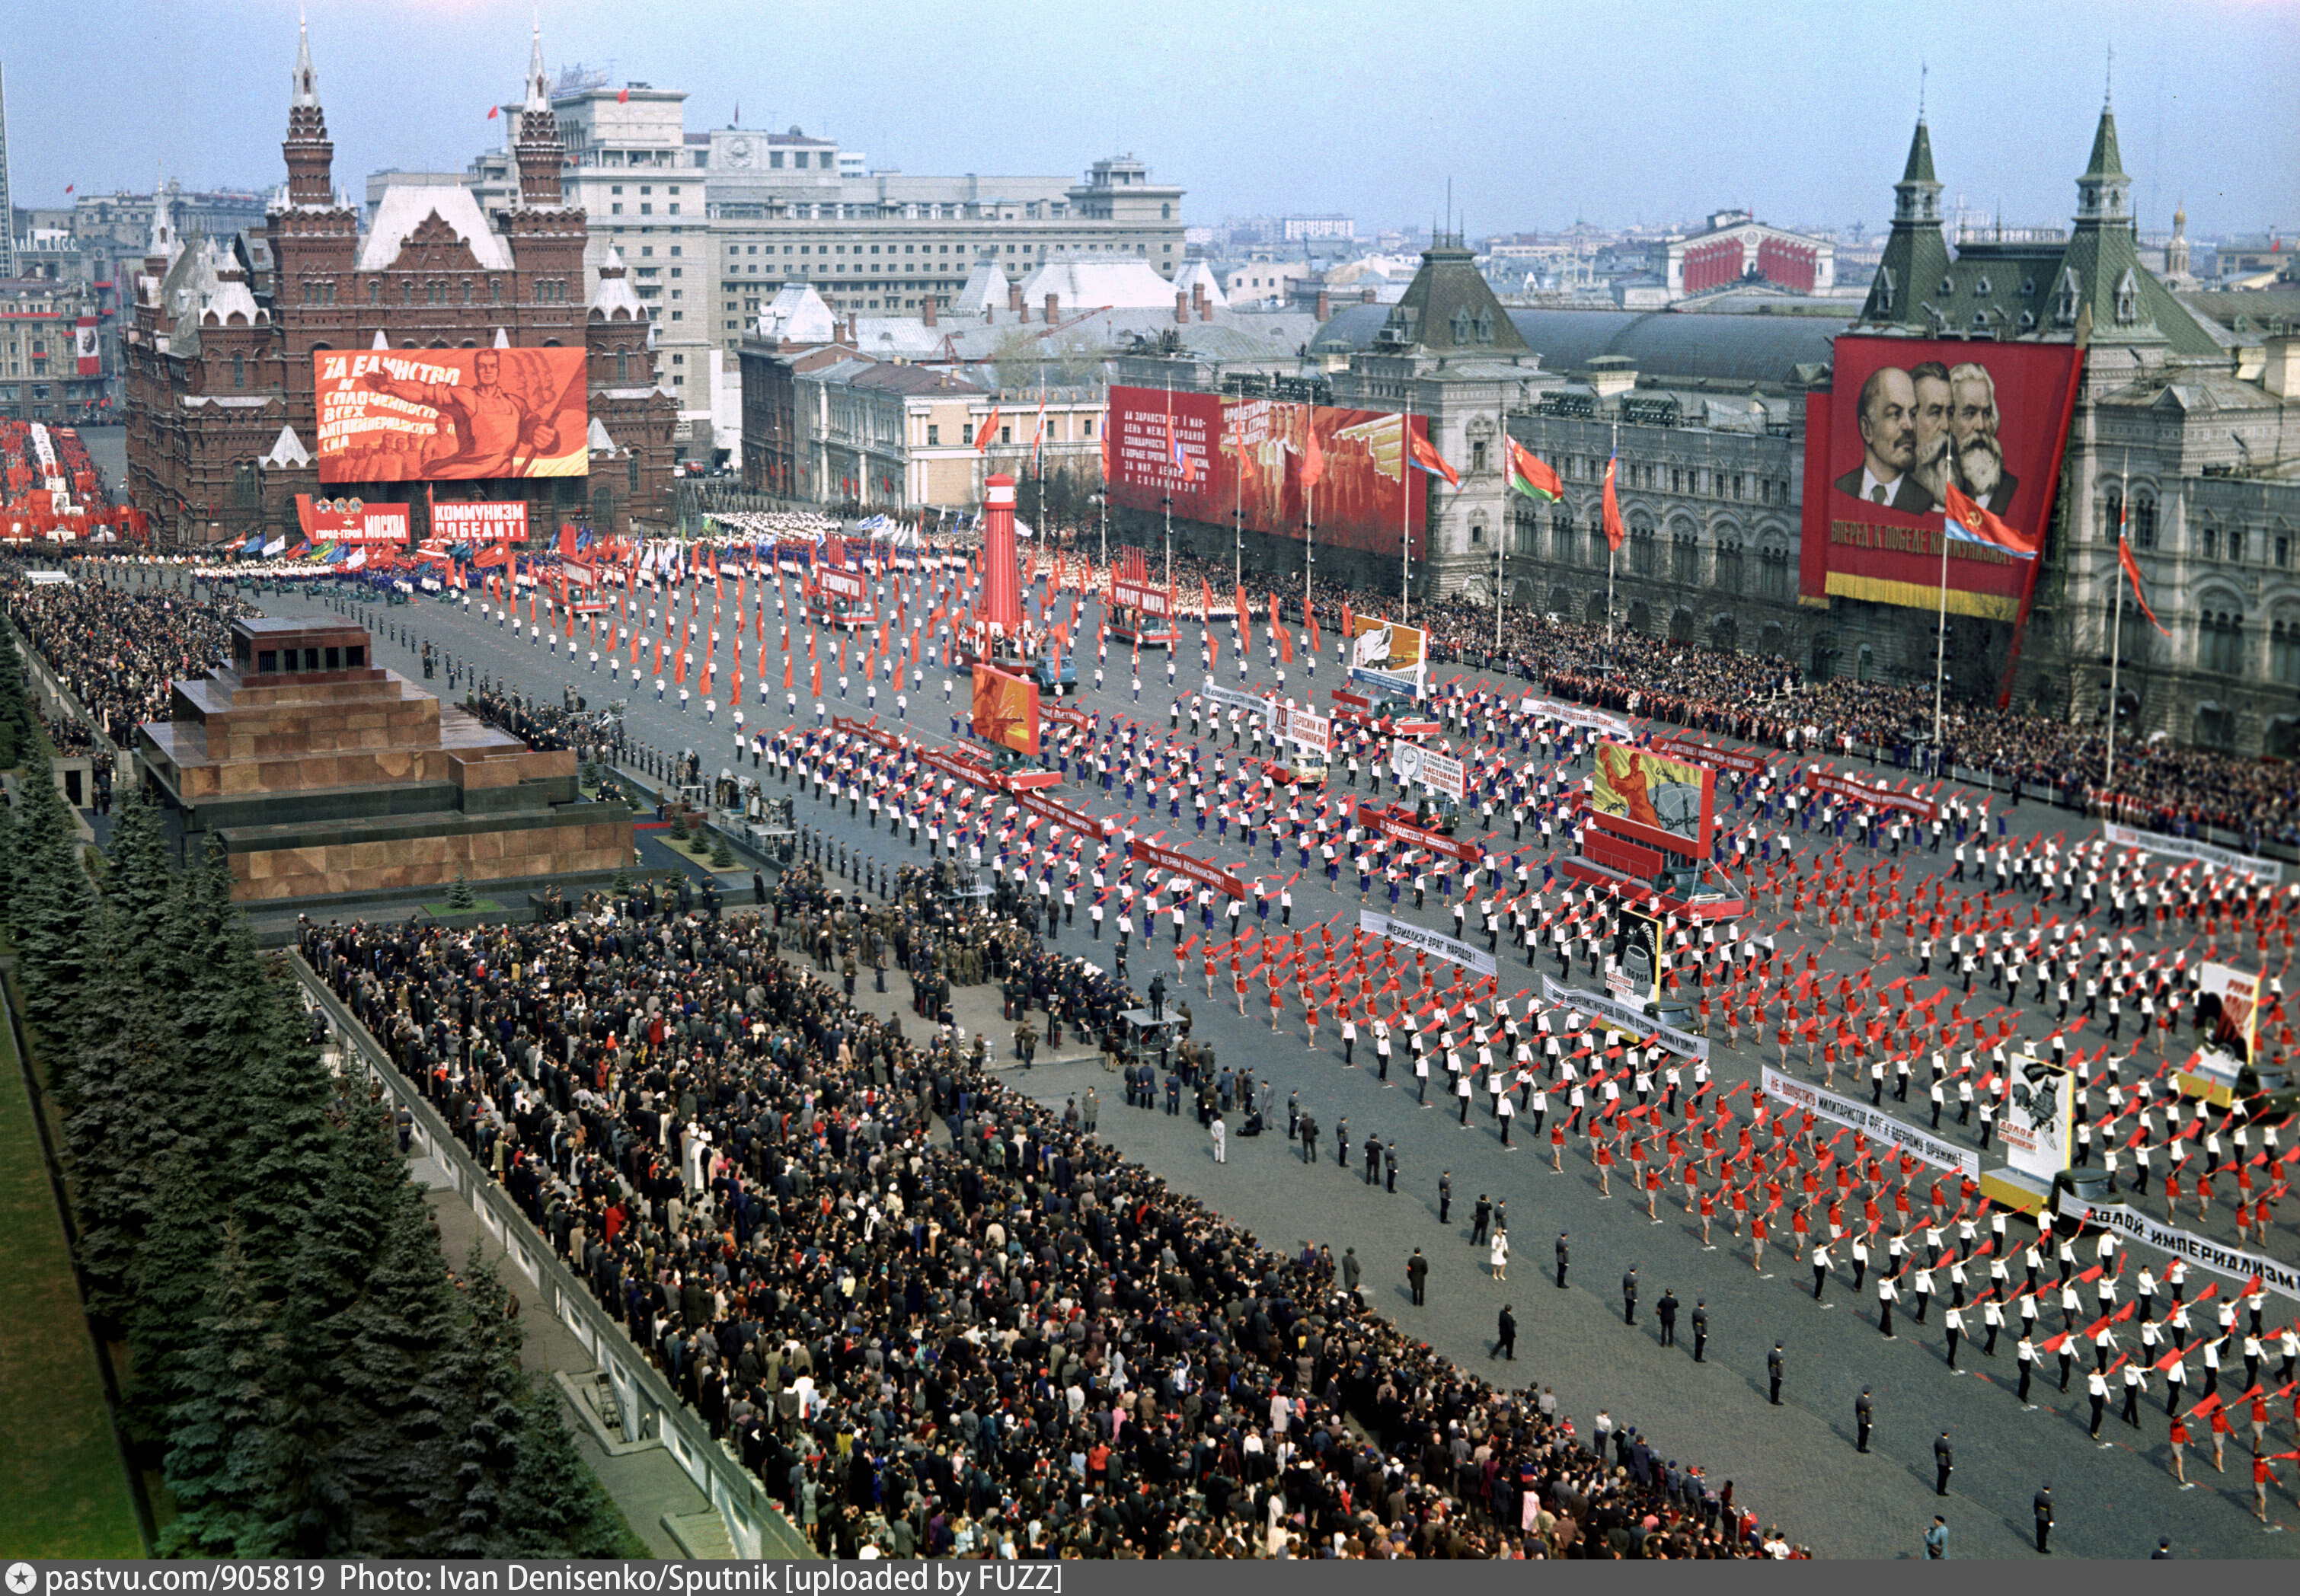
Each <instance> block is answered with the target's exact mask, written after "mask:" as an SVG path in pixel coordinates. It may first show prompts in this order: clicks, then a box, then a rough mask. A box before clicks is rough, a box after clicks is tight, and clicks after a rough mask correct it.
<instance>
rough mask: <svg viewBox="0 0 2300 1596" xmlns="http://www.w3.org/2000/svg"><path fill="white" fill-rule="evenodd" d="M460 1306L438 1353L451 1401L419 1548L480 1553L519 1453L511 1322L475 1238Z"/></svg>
mask: <svg viewBox="0 0 2300 1596" xmlns="http://www.w3.org/2000/svg"><path fill="white" fill-rule="evenodd" d="M464 1267H465V1274H466V1278H465V1281H464V1284H463V1290H462V1299H463V1300H462V1309H463V1311H462V1316H461V1324H460V1325H459V1326H458V1334H457V1336H456V1339H455V1344H454V1347H453V1349H452V1350H451V1351H449V1352H448V1353H447V1354H446V1358H445V1359H443V1360H442V1361H443V1363H444V1365H445V1371H444V1372H445V1374H446V1380H447V1382H448V1384H449V1386H450V1389H451V1390H452V1391H453V1392H454V1404H455V1405H454V1410H453V1417H452V1418H451V1420H450V1424H449V1430H448V1437H449V1443H448V1448H447V1463H448V1467H447V1468H446V1471H445V1472H444V1473H443V1474H442V1475H440V1477H439V1479H438V1481H437V1494H436V1495H435V1496H434V1498H433V1499H432V1500H431V1502H430V1503H429V1515H428V1516H429V1517H430V1518H431V1520H432V1525H433V1527H432V1529H431V1532H430V1533H429V1534H428V1535H426V1536H425V1537H424V1543H423V1555H426V1556H429V1557H450V1558H483V1557H495V1556H498V1555H500V1554H499V1553H498V1552H497V1551H496V1545H497V1543H498V1538H499V1537H500V1536H501V1535H502V1534H503V1533H504V1523H505V1513H506V1511H507V1509H508V1506H509V1503H508V1501H507V1500H506V1494H505V1492H506V1487H507V1485H508V1484H509V1482H510V1479H511V1475H512V1470H513V1468H514V1467H516V1466H517V1464H518V1461H519V1436H520V1425H521V1415H520V1403H521V1399H522V1398H523V1397H524V1396H525V1395H526V1383H525V1380H524V1379H523V1377H522V1376H521V1373H520V1366H519V1350H520V1342H521V1334H520V1328H519V1323H518V1321H517V1320H515V1319H513V1318H511V1316H510V1311H509V1309H510V1303H509V1299H508V1297H507V1295H506V1293H504V1287H503V1282H502V1281H501V1280H500V1279H498V1278H497V1277H496V1272H495V1269H494V1268H493V1267H492V1266H491V1265H489V1264H488V1262H487V1259H486V1257H485V1256H484V1255H483V1254H482V1253H481V1252H480V1251H479V1247H478V1245H477V1244H476V1243H474V1244H473V1246H472V1248H471V1257H470V1259H469V1260H468V1261H467V1262H466V1264H465V1266H464Z"/></svg>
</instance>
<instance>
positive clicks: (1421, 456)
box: [1313, 427, 1462, 487]
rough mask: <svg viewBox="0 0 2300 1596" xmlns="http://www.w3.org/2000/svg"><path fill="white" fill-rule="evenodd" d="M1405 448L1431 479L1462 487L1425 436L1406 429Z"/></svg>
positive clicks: (1457, 473)
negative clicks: (1440, 478)
mask: <svg viewBox="0 0 2300 1596" xmlns="http://www.w3.org/2000/svg"><path fill="white" fill-rule="evenodd" d="M1313 436H1315V435H1314V434H1313ZM1405 446H1406V448H1407V450H1408V451H1410V452H1411V453H1412V454H1413V463H1414V464H1415V465H1417V466H1420V467H1421V469H1422V470H1425V471H1427V472H1429V474H1430V475H1431V476H1433V477H1443V478H1446V483H1447V485H1448V486H1453V487H1459V486H1462V473H1461V472H1459V471H1457V470H1454V468H1453V467H1452V466H1450V465H1448V464H1447V463H1446V457H1445V456H1444V455H1442V454H1440V453H1438V445H1435V444H1433V443H1431V442H1430V441H1429V436H1427V435H1426V434H1423V433H1419V432H1416V431H1414V430H1413V428H1411V427H1408V428H1406V429H1405Z"/></svg>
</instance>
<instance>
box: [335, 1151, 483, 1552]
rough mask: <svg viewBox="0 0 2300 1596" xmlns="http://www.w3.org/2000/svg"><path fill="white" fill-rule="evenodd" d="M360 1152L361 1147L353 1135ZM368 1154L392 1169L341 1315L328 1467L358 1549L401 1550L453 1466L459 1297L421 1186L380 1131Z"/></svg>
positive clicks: (418, 1533)
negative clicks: (368, 1252) (337, 1413)
mask: <svg viewBox="0 0 2300 1596" xmlns="http://www.w3.org/2000/svg"><path fill="white" fill-rule="evenodd" d="M347 1140H349V1141H351V1142H353V1143H354V1148H353V1149H352V1152H353V1155H354V1157H356V1156H361V1155H360V1154H359V1152H358V1148H357V1146H356V1143H357V1141H358V1139H357V1138H356V1137H353V1138H347ZM371 1152H375V1153H380V1155H381V1156H382V1157H384V1158H386V1159H387V1160H389V1161H390V1164H391V1171H392V1174H393V1175H394V1176H396V1177H397V1178H396V1180H392V1181H387V1182H385V1183H384V1184H383V1186H382V1189H381V1191H380V1193H379V1207H378V1209H377V1215H376V1217H377V1219H378V1221H379V1240H378V1243H377V1245H376V1249H375V1251H374V1253H373V1255H372V1258H371V1260H370V1262H369V1264H368V1268H367V1276H366V1289H365V1290H364V1291H363V1292H362V1293H361V1295H360V1298H359V1300H358V1301H355V1302H354V1303H353V1304H352V1305H351V1306H350V1307H349V1308H347V1309H346V1310H345V1311H344V1313H343V1315H342V1316H341V1319H340V1330H341V1342H340V1345H341V1348H342V1350H341V1351H340V1353H339V1355H338V1357H339V1364H340V1367H339V1371H338V1375H339V1384H338V1394H337V1401H339V1402H340V1403H341V1404H342V1407H343V1410H344V1418H343V1419H342V1421H341V1422H338V1423H337V1424H336V1425H335V1426H334V1430H335V1436H336V1439H335V1449H334V1456H333V1458H332V1459H331V1467H333V1468H334V1469H335V1470H336V1472H337V1475H338V1476H339V1477H340V1478H341V1479H342V1480H343V1482H344V1484H345V1487H346V1490H347V1491H348V1492H350V1493H351V1496H352V1500H353V1502H354V1509H353V1523H352V1527H351V1532H350V1541H351V1544H352V1548H353V1550H354V1551H355V1552H356V1553H357V1554H359V1555H361V1556H367V1557H387V1556H404V1555H407V1554H409V1553H411V1552H412V1551H414V1550H417V1547H418V1543H419V1542H421V1538H422V1536H423V1534H425V1532H426V1531H428V1529H429V1526H430V1522H431V1514H432V1512H433V1510H434V1508H435V1505H436V1502H437V1497H438V1494H439V1490H440V1481H441V1480H442V1479H443V1478H445V1477H446V1475H447V1473H448V1472H449V1469H450V1466H451V1453H452V1451H453V1450H454V1442H455V1441H456V1439H458V1437H457V1434H456V1433H455V1430H454V1425H455V1420H456V1415H457V1413H458V1411H459V1409H460V1406H461V1404H460V1401H459V1399H458V1393H457V1392H455V1391H454V1389H453V1387H452V1384H451V1381H452V1377H453V1376H454V1373H455V1372H456V1371H455V1369H454V1359H453V1358H452V1357H451V1356H450V1354H451V1353H452V1352H453V1351H454V1347H455V1342H456V1337H457V1335H458V1334H460V1328H461V1325H462V1301H461V1300H460V1298H459V1296H458V1293H457V1292H456V1290H455V1288H454V1285H452V1284H449V1282H448V1279H447V1276H446V1271H445V1270H444V1269H442V1268H440V1267H439V1237H438V1234H437V1231H436V1230H435V1229H434V1228H433V1225H432V1218H431V1210H430V1208H429V1204H428V1203H427V1202H426V1201H425V1200H424V1197H423V1193H422V1192H421V1190H420V1189H418V1188H417V1187H416V1185H414V1184H413V1183H412V1181H409V1180H408V1179H406V1178H405V1176H404V1168H403V1167H402V1166H400V1165H399V1163H398V1155H397V1153H396V1151H394V1150H392V1149H390V1148H389V1146H388V1144H387V1143H385V1142H384V1141H383V1140H382V1138H381V1137H377V1138H375V1139H374V1140H373V1142H372V1143H371Z"/></svg>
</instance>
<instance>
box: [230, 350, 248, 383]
mask: <svg viewBox="0 0 2300 1596" xmlns="http://www.w3.org/2000/svg"><path fill="white" fill-rule="evenodd" d="M231 386H232V387H236V388H244V387H246V386H247V357H246V355H244V354H238V353H235V354H234V355H233V356H232V357H231Z"/></svg>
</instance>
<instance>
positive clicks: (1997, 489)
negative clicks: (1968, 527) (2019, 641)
mask: <svg viewBox="0 0 2300 1596" xmlns="http://www.w3.org/2000/svg"><path fill="white" fill-rule="evenodd" d="M2082 362H2083V355H2082V353H2081V352H2080V351H2079V349H2078V348H2077V347H2076V346H2075V345H2073V344H1998V343H1979V342H1971V343H1968V342H1963V341H1954V342H1951V341H1936V340H1929V339H1918V338H1878V337H1855V336H1847V337H1840V338H1838V340H1837V342H1836V364H1835V368H1834V374H1833V378H1832V381H1833V388H1832V390H1831V391H1829V392H1815V393H1813V394H1810V395H1807V396H1806V398H1805V456H1804V470H1805V482H1804V533H1803V549H1802V554H1801V559H1800V563H1799V567H1798V576H1797V595H1798V597H1799V599H1800V600H1801V601H1802V602H1804V603H1813V604H1818V603H1825V602H1826V601H1827V600H1828V599H1829V598H1830V597H1832V596H1834V597H1842V598H1856V599H1867V600H1870V601H1871V602H1873V603H1882V604H1907V605H1912V606H1914V607H1915V608H1918V609H1922V610H1933V609H1937V608H1938V607H1939V606H1940V604H1941V603H1942V587H1943V582H1942V577H1941V570H1942V558H1941V557H1942V551H1943V548H1944V545H1946V551H1947V571H1948V576H1947V582H1946V588H1947V599H1946V602H1947V607H1948V609H1949V610H1950V611H1951V612H1953V613H1954V614H1958V615H1971V616H1977V617H1980V618H1983V619H1990V620H2005V621H2012V622H2014V623H2016V624H2017V623H2019V622H2020V621H2021V620H2023V619H2026V617H2027V614H2028V607H2029V594H2030V592H2031V591H2032V589H2033V587H2034V584H2035V580H2036V576H2037V570H2038V567H2039V566H2040V565H2041V564H2042V563H2043V561H2042V559H2041V557H2040V558H2038V559H2029V560H2023V559H2021V558H2018V557H2017V556H2015V555H2013V554H2010V553H2005V552H2004V551H2002V550H2000V549H1997V548H1995V547H1991V546H1989V545H1988V544H1984V543H1979V542H1968V541H1964V540H1961V539H1954V538H1950V537H1949V536H1947V533H1946V529H1945V527H1944V520H1945V516H1944V511H1945V508H1946V503H1947V499H1948V491H1949V489H1950V487H1951V486H1954V487H1955V488H1957V489H1958V490H1960V491H1961V492H1962V493H1963V495H1965V496H1966V497H1968V498H1970V499H1971V501H1972V502H1973V503H1975V504H1977V505H1978V506H1979V508H1980V509H1982V510H1985V511H1988V513H1989V514H1991V515H1993V516H1995V517H1996V519H1997V520H2000V521H2002V522H2003V523H2004V525H2005V526H2006V527H2008V528H2012V529H2013V531H2014V532H2015V533H2018V534H2021V535H2023V536H2028V537H2032V538H2033V537H2036V536H2038V535H2039V532H2040V530H2041V529H2042V528H2046V527H2048V526H2049V525H2050V524H2051V520H2052V513H2053V493H2054V486H2055V485H2056V484H2057V483H2058V481H2059V479H2060V471H2061V452H2062V450H2063V447H2064V446H2065V445H2066V444H2067V441H2068V429H2069V417H2070V415H2071V409H2072V407H2073V405H2074V403H2075V401H2076V391H2077V377H2078V373H2079V370H2080V368H2081V365H2082Z"/></svg>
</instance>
